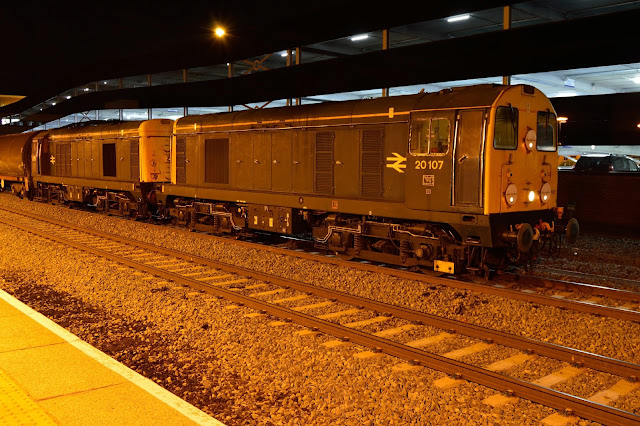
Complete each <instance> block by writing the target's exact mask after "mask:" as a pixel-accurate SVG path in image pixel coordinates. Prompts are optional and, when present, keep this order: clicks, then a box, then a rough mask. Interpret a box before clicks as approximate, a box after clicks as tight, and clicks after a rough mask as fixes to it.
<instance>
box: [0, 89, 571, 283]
mask: <svg viewBox="0 0 640 426" xmlns="http://www.w3.org/2000/svg"><path fill="white" fill-rule="evenodd" d="M557 165H558V155H557V124H556V115H555V112H554V109H553V106H552V105H551V103H550V101H549V99H548V98H547V97H546V96H545V95H544V94H542V93H541V92H540V91H538V90H537V89H535V88H533V87H531V86H527V85H516V86H500V85H479V86H471V87H464V88H455V89H450V90H443V91H440V92H438V93H430V94H425V93H421V94H417V95H409V96H398V97H387V98H379V99H373V100H362V101H348V102H328V103H323V104H316V105H305V106H297V107H285V108H270V109H261V110H247V111H239V112H230V113H222V114H210V115H202V116H187V117H184V118H181V119H179V120H176V121H175V122H173V121H170V120H147V121H142V122H128V123H118V124H98V125H92V126H84V127H76V128H66V129H64V128H63V129H56V130H50V131H39V132H31V133H24V134H17V135H8V136H2V137H0V178H1V179H2V181H1V182H0V184H1V185H0V186H1V187H2V188H4V189H10V190H12V191H13V192H14V193H16V194H19V195H23V196H27V197H29V198H30V199H36V200H41V201H46V202H53V203H65V204H84V205H91V206H93V207H94V208H96V209H97V210H100V211H104V212H108V213H110V214H119V215H123V216H130V217H135V218H145V217H150V216H153V217H155V218H159V219H163V220H171V221H173V222H174V223H177V224H182V225H184V226H187V227H190V228H193V229H199V230H202V231H207V232H211V233H238V232H240V233H245V232H255V231H262V232H264V231H266V232H271V233H277V234H285V235H290V236H295V237H297V238H302V239H307V240H311V241H315V242H316V243H318V244H322V245H323V246H325V247H326V248H328V249H329V250H332V251H334V252H336V253H337V254H340V255H341V256H344V257H349V258H350V257H357V258H362V259H369V260H372V261H378V262H384V263H390V264H399V265H406V266H425V267H429V268H433V269H435V270H438V271H443V272H447V273H455V272H458V271H461V270H477V271H483V270H484V271H486V270H488V268H490V267H491V268H495V267H499V266H500V265H504V264H505V263H507V262H523V261H526V260H527V259H529V258H530V256H531V254H532V253H533V252H534V251H535V247H536V246H537V245H539V244H540V243H541V242H542V241H544V240H550V239H554V240H555V239H556V238H558V235H560V234H564V235H566V236H567V240H568V241H569V242H572V241H574V240H575V239H576V238H577V235H578V223H577V221H576V220H575V219H572V218H571V219H570V220H565V221H564V222H563V221H562V213H561V210H562V209H561V208H557V206H556V200H557V185H558V171H557Z"/></svg>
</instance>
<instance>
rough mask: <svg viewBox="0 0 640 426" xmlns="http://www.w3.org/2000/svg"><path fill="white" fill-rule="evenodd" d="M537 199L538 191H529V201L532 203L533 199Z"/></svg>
mask: <svg viewBox="0 0 640 426" xmlns="http://www.w3.org/2000/svg"><path fill="white" fill-rule="evenodd" d="M535 199H536V193H535V192H533V191H529V202H530V203H532V202H533V200H535Z"/></svg>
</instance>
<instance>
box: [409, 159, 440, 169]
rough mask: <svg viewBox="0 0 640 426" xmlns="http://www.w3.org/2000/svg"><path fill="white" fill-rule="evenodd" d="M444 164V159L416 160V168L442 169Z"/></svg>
mask: <svg viewBox="0 0 640 426" xmlns="http://www.w3.org/2000/svg"><path fill="white" fill-rule="evenodd" d="M443 164H444V161H442V160H431V161H427V160H422V161H420V160H416V170H425V169H429V170H440V169H442V165H443Z"/></svg>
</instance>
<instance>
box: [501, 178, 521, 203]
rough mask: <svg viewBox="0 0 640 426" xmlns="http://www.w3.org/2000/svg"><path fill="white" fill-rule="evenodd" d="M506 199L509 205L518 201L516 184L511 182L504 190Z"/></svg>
mask: <svg viewBox="0 0 640 426" xmlns="http://www.w3.org/2000/svg"><path fill="white" fill-rule="evenodd" d="M504 200H505V201H506V202H507V204H508V205H510V206H513V205H514V204H515V203H516V201H518V189H517V188H516V186H515V185H514V184H512V183H511V184H509V186H507V189H506V190H505V191H504Z"/></svg>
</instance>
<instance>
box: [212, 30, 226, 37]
mask: <svg viewBox="0 0 640 426" xmlns="http://www.w3.org/2000/svg"><path fill="white" fill-rule="evenodd" d="M213 33H214V34H215V35H216V37H218V38H221V37H224V35H225V34H226V33H227V32H226V31H225V30H224V28H222V27H215V28H214V30H213Z"/></svg>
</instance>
